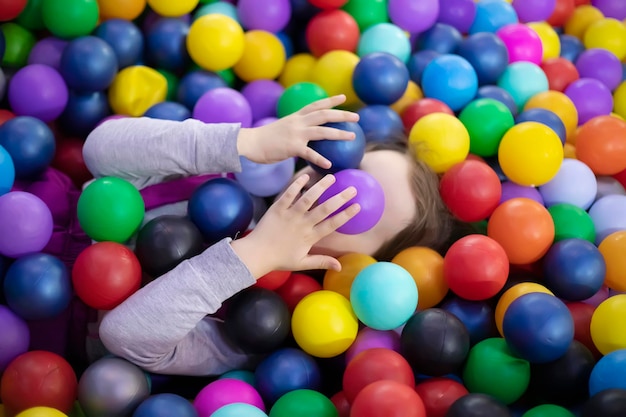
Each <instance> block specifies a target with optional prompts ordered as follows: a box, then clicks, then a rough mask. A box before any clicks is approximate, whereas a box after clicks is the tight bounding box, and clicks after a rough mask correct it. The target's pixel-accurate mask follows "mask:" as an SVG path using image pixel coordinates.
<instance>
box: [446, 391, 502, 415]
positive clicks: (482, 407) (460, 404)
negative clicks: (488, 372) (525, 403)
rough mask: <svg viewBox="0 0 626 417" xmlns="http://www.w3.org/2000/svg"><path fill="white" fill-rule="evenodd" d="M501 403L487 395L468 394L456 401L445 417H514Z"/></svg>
mask: <svg viewBox="0 0 626 417" xmlns="http://www.w3.org/2000/svg"><path fill="white" fill-rule="evenodd" d="M512 416H513V415H512V414H511V411H510V410H509V409H508V408H507V407H506V406H505V405H504V404H502V403H501V402H500V401H498V400H496V399H495V398H493V397H491V396H489V395H486V394H476V393H475V394H467V395H464V396H463V397H461V398H459V399H458V400H456V401H455V402H454V403H452V405H451V406H450V408H448V411H447V412H446V415H445V417H512Z"/></svg>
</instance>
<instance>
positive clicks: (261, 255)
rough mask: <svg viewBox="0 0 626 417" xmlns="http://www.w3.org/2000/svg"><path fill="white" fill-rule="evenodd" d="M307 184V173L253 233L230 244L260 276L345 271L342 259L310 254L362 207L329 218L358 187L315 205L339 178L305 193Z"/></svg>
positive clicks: (316, 185)
mask: <svg viewBox="0 0 626 417" xmlns="http://www.w3.org/2000/svg"><path fill="white" fill-rule="evenodd" d="M308 181H309V176H308V175H302V176H301V177H298V178H297V179H296V180H295V181H294V182H293V183H292V184H291V185H290V186H289V187H287V190H286V191H285V192H284V194H283V195H281V196H280V198H279V199H278V200H277V201H276V202H275V203H274V204H273V205H272V206H271V207H270V208H269V209H268V210H267V212H266V213H265V215H264V216H263V217H262V218H261V220H260V221H259V223H258V224H257V225H256V227H255V228H254V230H253V231H252V232H251V233H250V234H248V235H246V236H245V237H243V238H241V239H239V240H235V241H233V242H232V243H231V245H232V248H233V250H234V251H235V253H237V255H238V256H239V257H240V259H241V260H242V261H243V262H244V263H245V264H246V266H247V267H248V269H249V270H250V272H252V274H253V275H254V276H255V278H260V277H261V276H263V275H265V274H267V273H268V272H271V271H277V270H286V271H302V270H311V269H335V270H340V269H341V264H340V263H339V261H338V260H337V259H335V258H333V257H332V256H326V255H310V254H309V251H310V250H311V247H312V246H313V245H315V243H317V242H318V241H319V240H320V239H322V238H323V237H325V236H327V235H329V234H330V233H332V232H334V231H335V230H336V229H337V228H338V227H340V226H341V225H343V224H345V223H346V222H347V221H348V220H350V219H351V218H352V217H354V216H355V215H356V214H357V213H358V212H359V210H360V207H359V205H358V204H352V205H350V206H348V207H347V208H346V209H345V210H343V211H341V212H339V213H337V214H335V215H334V216H332V217H330V218H328V216H329V215H330V214H332V213H334V212H335V211H336V210H338V209H339V208H340V207H342V206H343V205H344V204H346V203H347V202H348V201H350V200H351V199H352V198H353V197H354V196H355V195H356V189H355V188H354V187H348V188H346V189H345V190H343V191H342V192H341V193H339V194H337V195H335V196H333V197H331V198H329V199H328V200H326V201H324V202H323V203H322V204H319V205H316V203H317V200H318V199H319V197H320V196H321V195H322V193H323V192H324V191H325V190H326V189H327V188H328V187H330V186H331V185H332V184H333V183H334V182H335V177H334V176H333V175H327V176H325V177H324V178H322V179H321V180H320V181H318V182H317V183H316V184H314V185H313V186H312V187H311V188H310V189H309V190H307V191H305V192H304V193H303V194H301V193H302V190H303V188H304V187H305V185H306V184H307V182H308Z"/></svg>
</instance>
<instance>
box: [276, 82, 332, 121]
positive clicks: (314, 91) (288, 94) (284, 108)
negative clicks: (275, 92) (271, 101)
mask: <svg viewBox="0 0 626 417" xmlns="http://www.w3.org/2000/svg"><path fill="white" fill-rule="evenodd" d="M327 97H328V93H326V91H324V89H323V88H322V87H320V86H319V85H317V84H315V83H312V82H308V81H304V82H300V83H296V84H293V85H290V86H289V87H287V88H286V89H285V91H283V94H281V96H280V98H279V99H278V104H277V108H276V112H277V114H278V117H285V116H288V115H290V114H292V113H295V112H297V111H298V110H300V109H301V108H303V107H305V106H307V105H309V104H311V103H313V102H314V101H317V100H321V99H323V98H327Z"/></svg>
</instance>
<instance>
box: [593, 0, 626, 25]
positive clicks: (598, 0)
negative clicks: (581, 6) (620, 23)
mask: <svg viewBox="0 0 626 417" xmlns="http://www.w3.org/2000/svg"><path fill="white" fill-rule="evenodd" d="M591 5H592V6H593V7H596V8H597V9H599V10H600V11H601V12H602V14H603V15H604V17H612V18H614V19H617V20H624V19H626V2H625V1H624V0H591Z"/></svg>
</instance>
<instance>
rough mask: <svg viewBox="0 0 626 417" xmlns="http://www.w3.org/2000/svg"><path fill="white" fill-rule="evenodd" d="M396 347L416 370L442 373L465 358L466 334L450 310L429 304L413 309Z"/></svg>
mask: <svg viewBox="0 0 626 417" xmlns="http://www.w3.org/2000/svg"><path fill="white" fill-rule="evenodd" d="M400 347H401V351H402V354H403V355H404V357H405V358H406V360H407V361H408V362H409V364H410V365H411V367H412V368H413V370H414V371H415V372H416V373H419V374H424V375H428V376H443V375H446V374H450V373H454V372H456V371H457V370H458V369H459V368H460V367H461V365H463V363H464V362H465V359H466V358H467V355H468V354H469V350H470V335H469V331H468V330H467V328H466V327H465V325H464V324H463V322H462V321H461V320H459V319H458V318H457V317H456V316H455V315H454V314H452V313H450V312H448V311H446V310H443V309H440V308H429V309H427V310H424V311H421V312H418V313H415V314H414V315H413V316H412V317H411V318H410V319H409V320H408V321H407V322H406V325H405V326H404V328H403V329H402V335H401V336H400Z"/></svg>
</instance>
